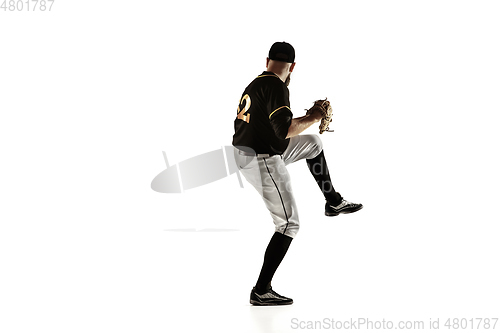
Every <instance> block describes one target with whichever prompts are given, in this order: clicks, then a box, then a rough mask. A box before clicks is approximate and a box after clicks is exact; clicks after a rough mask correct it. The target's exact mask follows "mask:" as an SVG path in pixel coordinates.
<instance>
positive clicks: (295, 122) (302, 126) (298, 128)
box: [286, 112, 323, 139]
mask: <svg viewBox="0 0 500 333" xmlns="http://www.w3.org/2000/svg"><path fill="white" fill-rule="evenodd" d="M322 117H323V116H322V115H321V114H320V113H319V112H314V113H311V114H309V115H305V116H302V117H298V118H293V119H292V122H291V123H290V127H289V128H288V134H287V136H286V139H288V138H291V137H293V136H296V135H299V134H300V133H302V132H304V131H305V130H306V129H308V128H309V127H311V125H312V124H314V123H317V122H318V121H320V120H321V118H322Z"/></svg>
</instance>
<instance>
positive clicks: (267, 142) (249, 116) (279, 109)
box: [233, 71, 293, 155]
mask: <svg viewBox="0 0 500 333" xmlns="http://www.w3.org/2000/svg"><path fill="white" fill-rule="evenodd" d="M292 116H293V114H292V111H291V110H290V98H289V91H288V87H287V86H286V84H285V83H284V82H283V81H282V80H281V79H280V78H279V77H278V76H277V75H276V74H274V73H272V72H266V71H264V72H263V73H262V74H261V75H259V76H257V77H256V78H255V79H254V80H253V81H252V82H251V83H250V84H249V85H248V87H246V89H245V91H244V92H243V95H242V97H241V100H240V105H239V106H238V110H237V116H236V119H235V120H234V132H235V133H234V135H233V146H236V147H249V148H251V149H253V151H254V152H256V153H257V154H270V155H276V154H282V153H283V151H285V149H286V147H287V146H288V142H289V141H290V139H286V136H287V134H288V128H289V127H290V124H291V122H292Z"/></svg>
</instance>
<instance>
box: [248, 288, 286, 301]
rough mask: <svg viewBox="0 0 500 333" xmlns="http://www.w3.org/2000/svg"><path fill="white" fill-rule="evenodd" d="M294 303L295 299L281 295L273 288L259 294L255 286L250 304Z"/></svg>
mask: <svg viewBox="0 0 500 333" xmlns="http://www.w3.org/2000/svg"><path fill="white" fill-rule="evenodd" d="M292 303H293V299H291V298H288V297H285V296H281V295H280V294H278V293H277V292H275V291H274V290H273V289H272V288H271V289H269V290H268V291H267V292H265V293H264V294H257V292H255V287H254V288H253V289H252V292H251V293H250V304H253V305H289V304H292Z"/></svg>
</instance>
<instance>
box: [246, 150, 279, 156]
mask: <svg viewBox="0 0 500 333" xmlns="http://www.w3.org/2000/svg"><path fill="white" fill-rule="evenodd" d="M238 154H240V155H243V156H257V157H271V156H273V155H270V154H256V153H250V152H247V151H244V150H240V149H238Z"/></svg>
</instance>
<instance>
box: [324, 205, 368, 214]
mask: <svg viewBox="0 0 500 333" xmlns="http://www.w3.org/2000/svg"><path fill="white" fill-rule="evenodd" d="M362 208H363V206H361V207H359V208H356V209H355V210H350V211H347V212H339V213H328V212H325V215H326V216H337V215H339V214H351V213H355V212H357V211H358V210H360V209H362Z"/></svg>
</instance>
